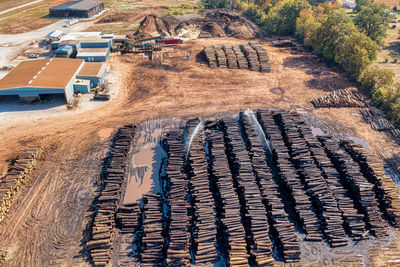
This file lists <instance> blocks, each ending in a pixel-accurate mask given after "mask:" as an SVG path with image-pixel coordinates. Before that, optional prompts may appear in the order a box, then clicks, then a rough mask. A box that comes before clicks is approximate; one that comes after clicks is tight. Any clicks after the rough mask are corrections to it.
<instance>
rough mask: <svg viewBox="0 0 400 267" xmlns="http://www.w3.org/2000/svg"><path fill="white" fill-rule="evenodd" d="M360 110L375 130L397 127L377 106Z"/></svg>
mask: <svg viewBox="0 0 400 267" xmlns="http://www.w3.org/2000/svg"><path fill="white" fill-rule="evenodd" d="M360 112H361V115H362V116H363V118H364V120H365V121H366V122H367V123H369V124H370V125H371V128H372V129H374V130H375V131H390V130H393V129H395V128H394V126H393V124H392V123H391V122H390V121H388V120H387V119H386V118H385V116H384V115H383V113H382V111H380V110H379V109H377V108H375V107H371V108H365V109H361V110H360ZM394 137H395V136H394Z"/></svg>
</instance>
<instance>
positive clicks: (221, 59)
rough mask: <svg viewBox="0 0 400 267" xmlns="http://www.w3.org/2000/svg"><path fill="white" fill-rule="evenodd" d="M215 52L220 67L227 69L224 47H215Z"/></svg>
mask: <svg viewBox="0 0 400 267" xmlns="http://www.w3.org/2000/svg"><path fill="white" fill-rule="evenodd" d="M214 50H215V54H216V55H217V60H218V67H220V68H226V67H227V66H228V65H227V59H226V55H225V52H224V50H222V47H221V46H219V45H214Z"/></svg>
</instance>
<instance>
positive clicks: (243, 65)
mask: <svg viewBox="0 0 400 267" xmlns="http://www.w3.org/2000/svg"><path fill="white" fill-rule="evenodd" d="M232 50H233V52H235V56H236V60H237V63H238V68H239V69H248V68H249V62H248V61H247V59H246V57H245V56H244V55H243V52H242V50H241V49H240V47H239V46H237V45H235V46H233V47H232Z"/></svg>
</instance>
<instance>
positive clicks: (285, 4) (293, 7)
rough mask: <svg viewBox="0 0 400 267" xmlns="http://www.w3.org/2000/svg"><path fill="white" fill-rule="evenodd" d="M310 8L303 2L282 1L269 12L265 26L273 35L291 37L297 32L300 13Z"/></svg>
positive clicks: (298, 0) (295, 0) (294, 0)
mask: <svg viewBox="0 0 400 267" xmlns="http://www.w3.org/2000/svg"><path fill="white" fill-rule="evenodd" d="M310 7H311V6H310V5H309V4H308V3H305V2H303V1H301V0H282V1H280V2H278V3H277V4H276V5H275V6H273V7H272V8H271V9H270V10H269V12H268V14H267V17H266V20H265V24H264V26H265V28H266V30H267V31H269V32H271V33H275V34H282V35H291V34H293V33H294V32H295V31H296V19H297V18H298V16H299V14H300V11H301V10H303V9H306V8H310Z"/></svg>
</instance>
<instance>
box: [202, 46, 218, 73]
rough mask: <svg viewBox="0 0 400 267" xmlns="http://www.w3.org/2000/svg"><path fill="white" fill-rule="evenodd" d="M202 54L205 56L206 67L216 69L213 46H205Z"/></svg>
mask: <svg viewBox="0 0 400 267" xmlns="http://www.w3.org/2000/svg"><path fill="white" fill-rule="evenodd" d="M204 54H205V55H206V58H207V62H208V65H209V66H210V68H216V67H218V64H217V57H216V56H215V50H214V46H212V45H206V46H205V47H204Z"/></svg>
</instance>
